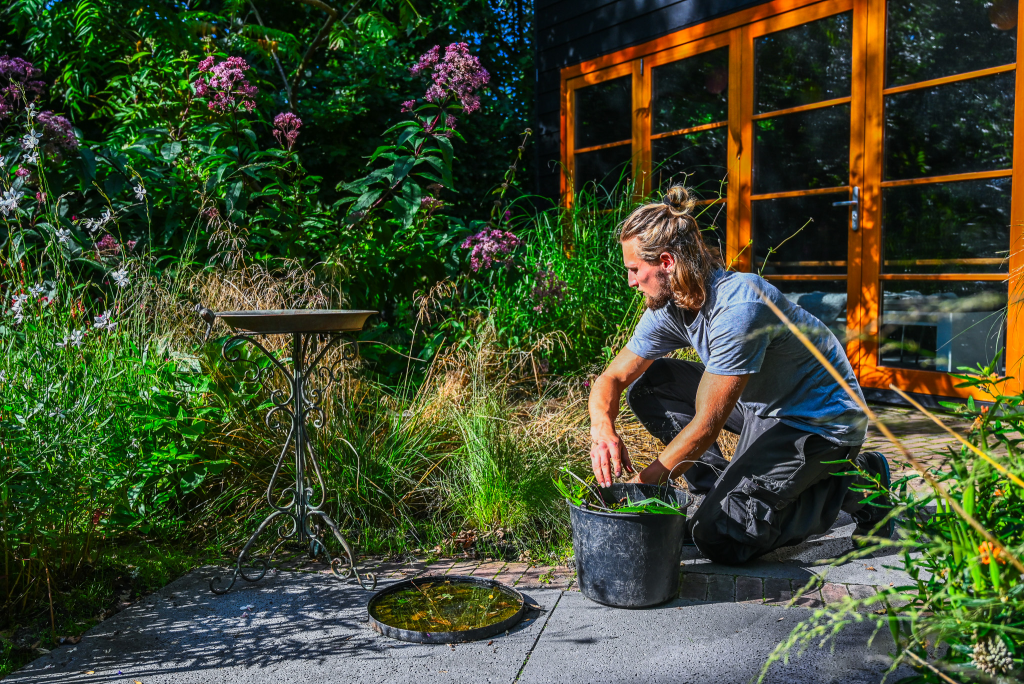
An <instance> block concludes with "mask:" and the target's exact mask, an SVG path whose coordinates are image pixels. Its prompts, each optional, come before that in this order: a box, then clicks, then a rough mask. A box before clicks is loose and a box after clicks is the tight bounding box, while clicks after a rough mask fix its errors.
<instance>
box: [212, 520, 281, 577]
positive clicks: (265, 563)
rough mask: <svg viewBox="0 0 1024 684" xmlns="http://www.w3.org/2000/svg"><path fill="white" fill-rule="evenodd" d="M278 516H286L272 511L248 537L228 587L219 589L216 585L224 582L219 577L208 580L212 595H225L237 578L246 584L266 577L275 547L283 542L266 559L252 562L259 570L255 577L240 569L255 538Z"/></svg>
mask: <svg viewBox="0 0 1024 684" xmlns="http://www.w3.org/2000/svg"><path fill="white" fill-rule="evenodd" d="M279 515H286V514H285V513H282V512H281V511H274V512H273V513H271V514H270V515H268V516H267V517H266V518H265V519H264V520H263V522H262V523H260V526H259V527H258V528H256V531H255V532H253V533H252V536H251V537H249V541H247V542H246V543H245V546H243V547H242V552H241V553H239V554H238V560H237V561H236V562H235V569H234V570H233V571H232V573H231V582H230V583H229V584H228V586H227V587H225V588H223V589H219V588H218V587H217V586H216V585H219V584H221V583H223V581H224V580H223V579H221V576H220V575H217V576H216V577H214V578H213V579H211V580H210V591H212V592H213V593H214V594H226V593H228V592H229V591H231V587H233V586H235V582H237V581H238V578H239V577H241V578H242V579H244V580H245V581H246V582H258V581H260V580H261V579H263V578H264V577H265V576H266V574H267V570H269V569H270V562H271V561H272V560H273V558H274V553H275V552H276V551H277V547H278V546H280V545H281V543H283V541H284V540H282V541H281V542H278V544H277V546H275V547H274V548H273V550H272V551H271V552H270V555H269V556H267V558H266V559H263V558H259V559H256V560H254V561H252V562H253V563H254V564H257V565H258V566H260V570H259V573H258V574H256V575H250V574H247V573H246V572H245V570H244V569H243V567H242V563H243V562H245V560H246V557H247V556H248V555H249V548H250V547H251V546H252V545H253V543H254V542H255V541H256V538H257V537H259V536H260V534H262V533H263V530H265V529H267V527H268V526H269V525H270V523H271V522H273V520H274V518H276V517H277V516H279ZM293 534H294V533H293ZM282 536H283V535H282Z"/></svg>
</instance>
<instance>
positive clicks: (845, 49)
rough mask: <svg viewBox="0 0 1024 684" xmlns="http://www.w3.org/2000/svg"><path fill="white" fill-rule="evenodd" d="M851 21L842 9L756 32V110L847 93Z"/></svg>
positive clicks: (832, 97) (790, 105) (848, 86)
mask: <svg viewBox="0 0 1024 684" xmlns="http://www.w3.org/2000/svg"><path fill="white" fill-rule="evenodd" d="M852 27H853V14H852V13H850V12H844V13H843V14H837V15H834V16H831V17H826V18H825V19H819V20H818V21H812V22H810V23H808V24H801V25H800V26H796V27H794V28H791V29H786V30H785V31H778V32H776V33H769V34H768V35H766V36H762V37H760V38H757V39H756V40H755V41H754V87H755V91H754V102H755V109H754V111H755V113H758V114H760V113H763V112H773V111H775V110H776V109H786V108H788V107H798V106H800V105H805V104H810V103H812V102H821V101H823V100H831V99H834V98H837V97H846V96H847V95H849V94H850V64H851V59H852V54H853V53H852V49H851V46H852V40H851V36H852V33H853V30H852Z"/></svg>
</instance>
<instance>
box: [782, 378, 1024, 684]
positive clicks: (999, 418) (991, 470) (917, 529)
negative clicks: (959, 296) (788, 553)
mask: <svg viewBox="0 0 1024 684" xmlns="http://www.w3.org/2000/svg"><path fill="white" fill-rule="evenodd" d="M997 363H998V359H997V360H996V361H993V362H992V364H990V365H989V366H988V367H978V368H975V369H968V368H961V369H960V370H961V372H962V373H961V374H960V375H956V376H955V377H957V378H958V379H959V380H960V381H961V382H960V385H959V386H960V387H971V388H977V389H979V390H982V391H984V392H986V393H987V394H989V395H990V396H993V397H994V398H995V401H994V402H993V403H992V404H991V406H988V405H985V406H981V405H978V404H976V403H975V402H974V401H973V400H969V401H968V402H967V404H966V405H962V404H948V405H947V408H949V409H952V410H954V411H955V412H956V413H957V414H958V415H960V416H963V417H964V418H967V419H969V420H972V421H973V422H972V424H971V428H970V432H969V434H968V440H969V442H970V444H971V445H973V446H974V447H975V448H977V449H978V450H979V451H980V452H981V453H982V454H984V455H985V456H984V457H982V456H980V455H979V454H978V453H977V452H975V451H974V450H973V449H971V448H969V447H968V446H967V445H964V446H962V448H961V449H959V450H950V451H949V453H947V454H946V456H947V460H946V462H945V463H943V465H941V466H938V467H935V468H932V469H931V474H932V476H933V477H934V478H935V479H936V480H937V481H938V484H939V486H940V487H941V488H942V489H943V490H944V491H945V492H946V494H947V495H948V497H949V499H952V501H954V502H956V503H957V504H959V506H960V507H961V508H962V510H963V511H964V513H965V514H966V515H968V516H971V517H972V518H973V519H974V520H975V521H976V523H977V524H978V525H980V527H981V529H984V530H986V531H987V532H988V533H990V534H991V535H992V536H993V537H994V538H995V539H996V540H997V541H998V543H999V544H1000V545H1001V546H1002V547H1003V549H1002V550H1001V549H999V548H998V547H996V546H994V545H993V544H992V543H991V542H990V541H988V540H986V538H985V537H984V536H983V535H982V534H981V533H980V530H979V529H978V528H977V527H975V526H974V525H973V524H971V523H970V522H969V521H968V520H967V519H966V518H965V517H964V516H963V515H961V514H960V513H959V512H958V511H957V510H956V509H955V508H954V507H953V506H951V505H950V503H949V500H948V499H947V498H946V497H943V496H940V495H939V494H938V493H937V492H935V491H929V490H924V491H919V492H915V491H913V490H911V489H910V488H909V486H908V485H909V483H910V482H911V481H913V480H915V479H917V476H916V475H912V476H908V477H905V478H903V479H902V480H900V481H898V482H894V483H893V492H892V494H893V495H894V496H895V500H896V503H897V507H896V509H895V510H894V512H893V515H895V516H897V522H898V525H899V529H900V531H901V534H900V538H899V540H898V541H891V542H889V541H887V542H885V543H883V544H869V545H868V546H867V547H865V548H864V549H861V550H859V551H856V552H854V553H853V554H850V555H849V556H847V557H844V558H841V559H838V560H837V561H835V563H842V562H846V561H848V560H850V559H852V558H854V557H864V556H868V555H870V554H872V553H875V552H878V551H885V552H887V553H892V552H893V551H897V552H899V553H900V554H901V556H902V560H903V569H904V570H905V572H906V573H907V574H908V575H910V577H911V579H912V584H909V585H907V586H899V587H892V588H884V589H883V590H882V591H880V593H879V594H877V595H876V596H872V597H870V598H867V599H860V600H853V599H850V598H849V597H847V598H845V599H844V600H843V601H842V602H840V603H837V604H833V605H830V606H826V607H825V608H822V609H818V610H816V611H815V613H814V615H813V616H812V617H811V618H809V619H808V620H806V621H805V622H803V623H801V624H800V625H799V626H798V627H797V628H796V629H795V630H794V631H793V633H792V634H791V635H790V637H789V639H787V640H786V641H785V642H783V643H782V644H780V645H779V647H778V648H777V649H776V651H775V653H774V654H773V655H772V657H771V658H770V659H769V661H768V663H766V665H765V668H764V670H763V671H762V676H763V675H764V674H765V673H767V671H768V668H769V667H770V666H771V664H772V663H773V662H775V661H777V660H781V659H785V658H788V654H789V653H790V652H791V651H802V650H804V649H806V648H807V647H809V645H810V644H811V643H815V642H822V643H824V641H827V640H828V639H830V638H832V637H834V636H836V635H837V634H838V633H839V632H840V631H841V630H842V629H843V627H845V626H846V625H848V624H851V623H853V622H864V621H870V622H874V623H875V625H876V627H877V628H878V629H880V630H887V631H890V632H891V634H892V636H893V639H894V641H895V643H896V646H897V657H896V658H895V660H894V662H893V665H892V668H891V669H890V671H892V670H893V669H895V668H896V667H897V666H898V665H899V664H901V663H906V664H908V665H911V666H913V667H914V668H915V669H916V670H917V671H918V672H919V675H918V676H917V677H915V678H913V681H915V682H936V683H937V682H941V681H949V679H946V680H944V679H943V677H948V678H951V679H952V681H959V682H976V681H994V680H992V679H990V677H995V676H1000V675H1003V676H1010V677H1019V676H1020V674H1021V672H1022V670H1024V667H1022V665H1024V651H1022V644H1024V581H1022V576H1021V571H1020V569H1019V567H1017V564H1019V563H1020V558H1021V556H1022V553H1024V486H1022V485H1021V479H1022V476H1024V452H1022V450H1021V444H1022V440H1021V438H1020V435H1021V434H1024V433H1022V432H1021V430H1022V429H1024V410H1022V409H1024V396H1022V395H1007V394H1003V393H1002V386H1003V385H1004V384H1005V383H1006V382H1007V380H1008V378H1003V377H998V376H997V375H996V374H995V372H994V370H995V368H996V365H997ZM871 490H872V488H868V491H865V498H866V499H868V498H872V497H874V496H876V495H878V494H880V493H882V492H880V491H878V490H877V489H876V490H875V491H871ZM822 581H823V580H822ZM801 593H802V592H801ZM993 653H994V654H995V656H993V655H992V654H993ZM1007 681H1008V680H1007Z"/></svg>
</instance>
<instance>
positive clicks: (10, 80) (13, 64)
mask: <svg viewBox="0 0 1024 684" xmlns="http://www.w3.org/2000/svg"><path fill="white" fill-rule="evenodd" d="M42 74H43V72H42V71H40V70H39V69H37V68H35V66H33V64H32V63H31V62H26V61H25V60H23V59H22V58H20V57H9V56H7V55H0V120H3V119H5V118H7V117H8V116H10V115H11V114H12V113H14V112H15V111H16V110H17V109H19V107H20V105H21V104H22V103H23V102H24V101H25V100H29V99H31V98H32V97H33V96H36V95H41V94H42V92H43V89H45V88H46V84H45V83H44V82H42V81H39V80H37V79H38V78H39V77H40V76H42Z"/></svg>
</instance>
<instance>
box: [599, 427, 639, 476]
mask: <svg viewBox="0 0 1024 684" xmlns="http://www.w3.org/2000/svg"><path fill="white" fill-rule="evenodd" d="M590 439H591V445H590V467H591V468H593V469H594V477H596V478H597V483H598V484H599V485H601V486H602V487H609V486H611V484H612V475H613V474H614V475H615V476H616V477H618V476H621V475H622V471H623V469H625V471H626V472H627V473H630V474H632V473H633V462H632V461H631V460H629V451H628V450H627V449H626V445H625V443H623V441H622V438H621V437H619V436H618V435H617V434H616V433H615V430H612V431H611V432H610V433H605V434H603V435H594V434H593V433H592V434H591V437H590Z"/></svg>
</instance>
